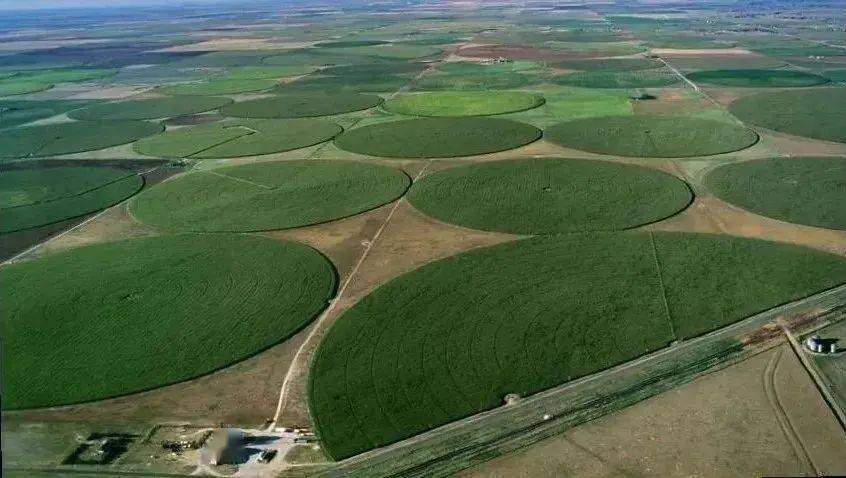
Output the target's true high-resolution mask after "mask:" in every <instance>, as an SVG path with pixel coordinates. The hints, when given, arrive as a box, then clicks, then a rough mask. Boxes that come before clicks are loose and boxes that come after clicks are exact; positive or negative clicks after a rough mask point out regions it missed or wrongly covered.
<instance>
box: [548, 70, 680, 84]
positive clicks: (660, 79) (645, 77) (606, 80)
mask: <svg viewBox="0 0 846 478" xmlns="http://www.w3.org/2000/svg"><path fill="white" fill-rule="evenodd" d="M552 81H553V82H555V83H557V84H559V85H566V86H578V87H582V88H657V87H661V86H671V85H675V84H677V83H679V82H681V81H682V80H681V79H680V78H679V77H678V76H676V75H675V74H674V73H672V72H669V71H665V70H643V71H587V72H584V73H569V74H566V75H561V76H556V77H555V78H553V79H552Z"/></svg>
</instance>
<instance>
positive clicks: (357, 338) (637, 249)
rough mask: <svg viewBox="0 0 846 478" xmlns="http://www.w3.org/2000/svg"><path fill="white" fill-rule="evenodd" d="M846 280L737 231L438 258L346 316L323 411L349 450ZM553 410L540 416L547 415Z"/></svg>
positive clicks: (329, 361) (806, 256) (840, 268)
mask: <svg viewBox="0 0 846 478" xmlns="http://www.w3.org/2000/svg"><path fill="white" fill-rule="evenodd" d="M844 281H846V260H844V258H842V257H839V256H835V255H831V254H826V253H822V252H819V251H815V250H811V249H805V248H800V247H796V246H790V245H786V244H778V243H770V242H764V241H756V240H749V239H740V238H733V237H726V236H712V235H698V234H672V233H656V234H654V235H652V234H650V233H633V232H630V233H616V234H601V235H570V236H555V237H540V238H533V239H526V240H521V241H517V242H512V243H507V244H503V245H499V246H495V247H490V248H485V249H479V250H476V251H472V252H468V253H464V254H460V255H458V256H455V257H451V258H448V259H444V260H441V261H438V262H435V263H432V264H428V265H425V266H423V267H421V268H419V269H417V270H415V271H413V272H411V273H408V274H406V275H404V276H401V277H399V278H397V279H394V280H392V281H390V282H388V283H386V284H385V285H382V286H381V287H379V288H378V289H376V290H375V291H374V292H372V293H371V294H370V295H368V296H367V297H365V298H364V299H362V300H361V301H359V302H358V303H357V304H356V305H355V306H353V307H352V308H351V309H349V310H348V311H347V312H346V313H345V314H344V315H343V316H341V317H340V318H339V319H338V320H337V322H335V324H334V325H333V326H332V328H331V329H330V330H329V332H328V333H327V335H326V336H325V337H324V339H323V341H322V342H321V343H320V347H319V348H318V350H317V354H316V356H315V358H314V360H313V362H312V366H311V373H310V378H311V384H310V390H309V395H310V400H309V405H310V407H311V416H312V417H314V418H315V425H316V428H317V433H318V435H319V437H320V439H321V441H322V444H323V447H324V450H326V452H327V453H328V454H329V455H330V456H332V457H333V458H335V459H341V458H345V457H349V456H352V455H355V454H357V453H361V452H363V451H366V450H369V449H372V448H375V447H379V446H383V445H386V444H389V443H392V442H395V441H398V440H401V439H404V438H408V437H411V436H413V435H416V434H419V433H421V432H424V431H426V430H429V429H432V428H435V427H437V426H439V425H443V424H445V423H448V422H452V421H455V420H457V419H460V418H462V417H466V416H468V415H472V414H475V413H479V412H481V411H484V410H488V409H492V408H495V407H498V406H501V405H502V404H503V399H504V397H505V396H506V395H507V394H511V393H515V394H518V395H520V396H524V397H525V396H528V395H531V394H533V393H536V392H539V391H541V390H544V389H547V388H549V387H553V386H556V385H559V384H562V383H565V382H568V381H571V380H573V379H576V378H578V377H581V376H585V375H589V374H592V373H595V372H599V371H601V370H603V369H606V368H608V367H611V366H613V365H617V364H620V363H624V362H626V361H629V360H632V359H634V358H636V357H639V356H641V355H643V354H646V353H649V352H652V351H655V350H657V349H660V348H662V347H665V346H667V345H669V344H670V343H672V342H673V341H675V340H681V339H688V338H691V337H694V336H697V335H700V334H703V333H706V332H709V331H711V330H714V329H717V328H720V327H723V326H726V325H728V324H731V323H733V322H736V321H738V320H740V319H742V318H744V317H748V316H750V315H752V314H755V313H757V312H760V311H763V310H766V309H768V308H771V307H774V306H777V305H779V304H782V303H785V302H788V301H791V300H794V299H798V298H801V297H805V296H808V295H810V294H813V293H815V292H818V291H820V290H824V289H827V288H830V287H833V286H835V285H838V284H840V283H843V282H844ZM539 413H540V412H539Z"/></svg>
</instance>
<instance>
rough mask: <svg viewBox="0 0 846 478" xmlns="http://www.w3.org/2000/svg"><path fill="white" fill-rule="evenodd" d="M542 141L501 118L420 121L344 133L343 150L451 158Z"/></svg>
mask: <svg viewBox="0 0 846 478" xmlns="http://www.w3.org/2000/svg"><path fill="white" fill-rule="evenodd" d="M540 137H541V131H540V130H539V129H537V128H535V127H534V126H531V125H528V124H525V123H518V122H516V121H510V120H504V119H498V118H481V117H480V118H419V119H411V120H403V121H392V122H388V123H377V124H374V125H370V126H363V127H361V128H355V129H352V130H349V131H346V132H344V134H342V135H340V136H339V137H338V138H337V139H335V144H337V145H338V146H339V147H340V148H341V149H345V150H347V151H352V152H354V153H359V154H367V155H370V156H384V157H388V158H427V157H429V158H448V157H458V156H471V155H475V154H484V153H494V152H498V151H505V150H508V149H513V148H517V147H519V146H523V145H525V144H528V143H531V142H533V141H535V140H537V139H538V138H540Z"/></svg>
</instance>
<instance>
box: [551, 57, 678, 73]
mask: <svg viewBox="0 0 846 478" xmlns="http://www.w3.org/2000/svg"><path fill="white" fill-rule="evenodd" d="M551 66H554V67H556V68H562V69H566V70H583V71H635V70H651V69H654V68H662V67H663V66H664V63H662V62H661V61H660V60H655V59H651V58H598V59H588V60H562V61H558V62H555V63H553V64H552V65H551Z"/></svg>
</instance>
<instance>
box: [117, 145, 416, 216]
mask: <svg viewBox="0 0 846 478" xmlns="http://www.w3.org/2000/svg"><path fill="white" fill-rule="evenodd" d="M409 184H410V180H409V178H408V176H406V175H405V174H404V173H403V172H402V171H400V170H397V169H394V168H389V167H386V166H378V165H373V164H366V163H359V162H353V161H325V160H301V161H281V162H269V163H257V164H249V165H244V166H234V167H227V168H220V169H214V170H211V171H208V172H207V171H202V170H200V171H194V172H190V173H188V174H185V175H184V176H181V177H178V178H175V179H173V180H170V181H167V182H165V183H162V184H159V185H157V186H155V187H153V188H150V189H149V190H147V191H145V192H144V193H143V194H141V195H139V196H138V197H137V198H135V199H134V200H133V201H132V203H131V204H130V210H131V211H132V214H133V215H134V216H135V217H137V218H138V219H140V220H141V221H143V222H145V223H148V224H150V225H153V226H156V227H159V228H162V229H165V230H171V231H204V232H242V231H263V230H269V229H287V228H292V227H300V226H307V225H311V224H317V223H322V222H327V221H331V220H334V219H340V218H343V217H347V216H352V215H354V214H358V213H360V212H362V211H367V210H369V209H373V208H375V207H378V206H381V205H383V204H385V203H389V202H391V201H393V200H394V199H397V198H398V197H400V196H402V195H403V194H404V193H405V191H406V189H408V186H409Z"/></svg>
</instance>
